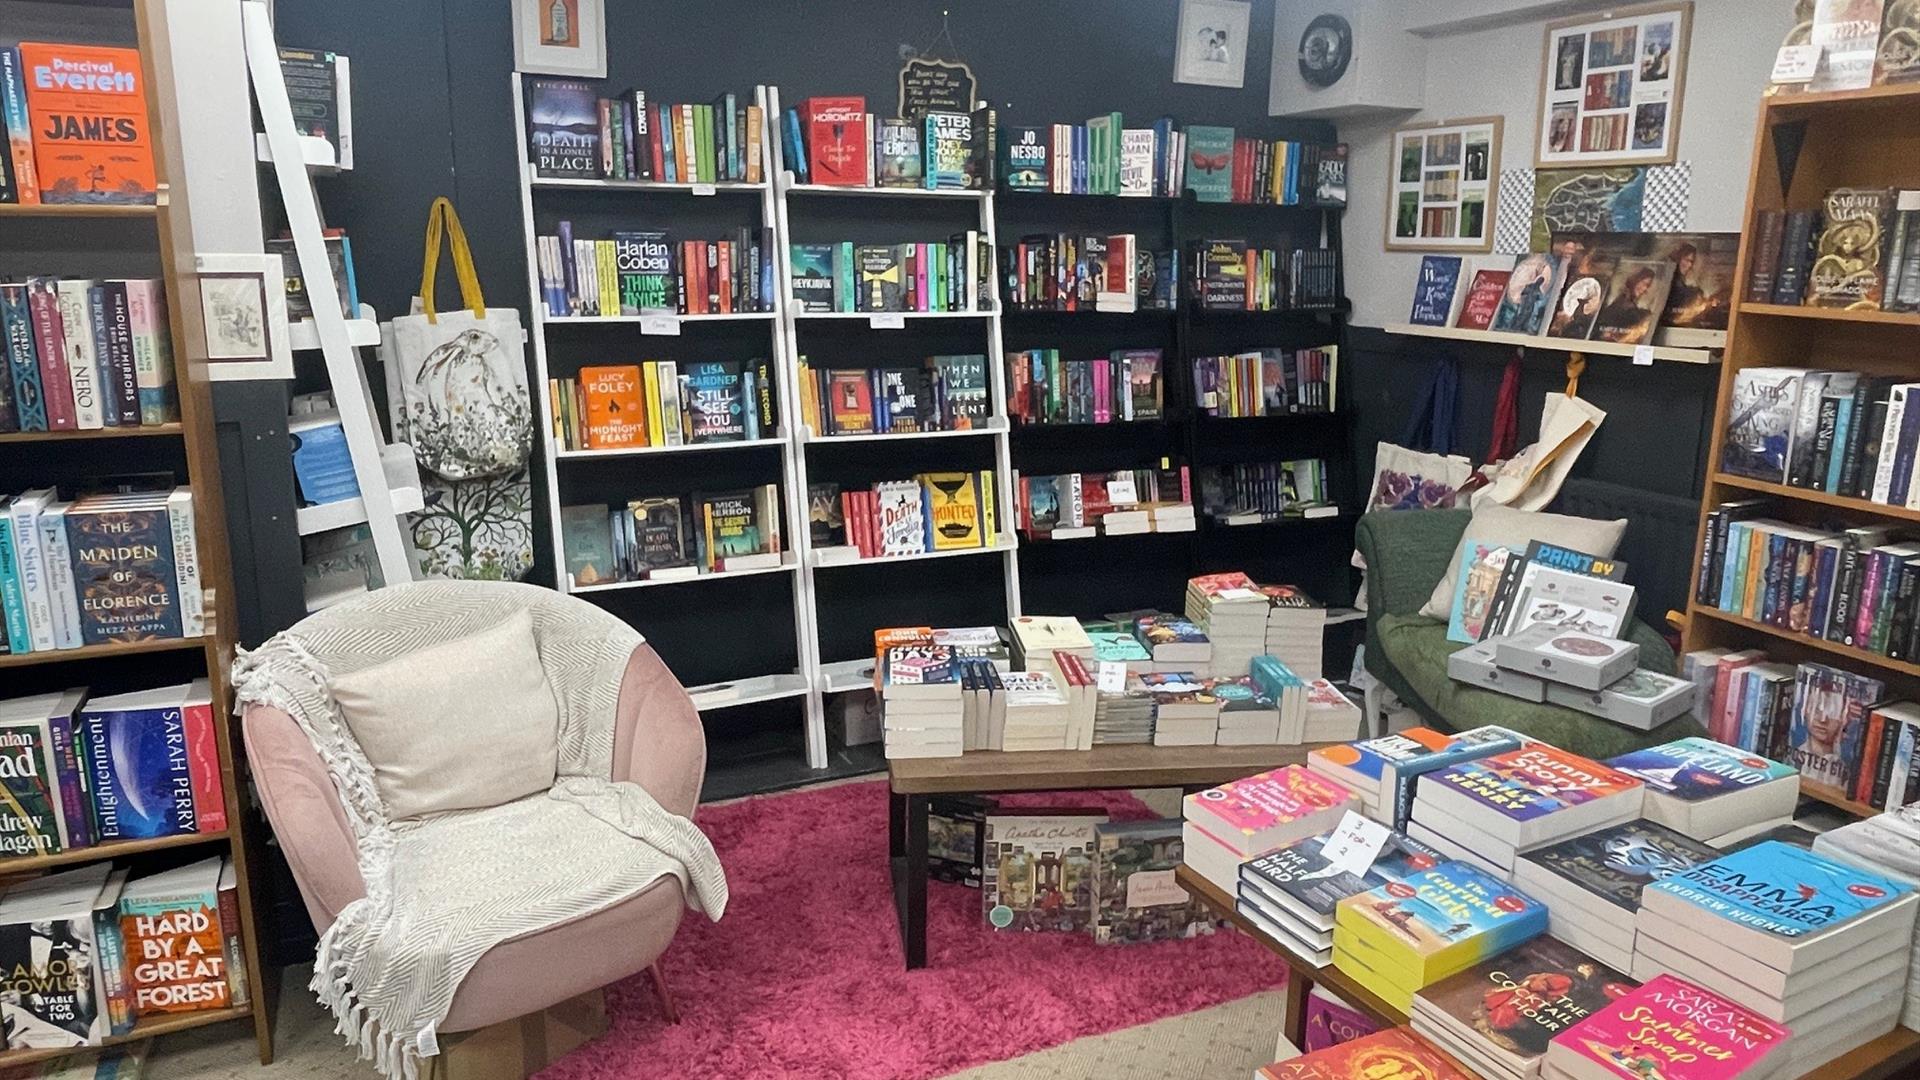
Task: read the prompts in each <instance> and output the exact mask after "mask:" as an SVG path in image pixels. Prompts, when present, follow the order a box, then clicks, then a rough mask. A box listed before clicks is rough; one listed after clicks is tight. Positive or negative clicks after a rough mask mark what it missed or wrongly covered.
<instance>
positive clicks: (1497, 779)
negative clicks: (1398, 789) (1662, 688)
mask: <svg viewBox="0 0 1920 1080" xmlns="http://www.w3.org/2000/svg"><path fill="white" fill-rule="evenodd" d="M1642 797H1643V795H1642V786H1641V783H1640V781H1639V780H1637V779H1635V778H1633V777H1631V776H1629V775H1627V774H1626V773H1623V772H1621V771H1619V770H1617V769H1613V768H1610V767H1608V766H1606V765H1602V764H1600V763H1599V762H1597V761H1591V760H1589V759H1587V758H1583V757H1581V756H1579V755H1578V754H1572V753H1569V752H1567V751H1565V750H1560V749H1558V748H1556V747H1552V746H1547V745H1545V744H1535V745H1532V746H1526V747H1522V748H1521V749H1518V750H1509V751H1506V752H1505V753H1500V754H1494V755H1492V756H1490V757H1484V758H1479V759H1476V760H1473V761H1465V762H1461V763H1459V764H1457V765H1451V766H1448V767H1447V768H1444V769H1440V770H1438V771H1437V772H1434V773H1432V774H1429V775H1427V776H1425V777H1423V778H1422V779H1421V782H1420V785H1419V788H1418V790H1417V791H1416V792H1415V793H1414V799H1413V826H1412V827H1410V828H1409V830H1408V832H1409V834H1410V835H1412V836H1414V837H1416V838H1418V839H1421V840H1424V841H1426V842H1427V843H1429V844H1432V845H1434V846H1435V847H1437V848H1439V849H1440V850H1441V851H1444V852H1447V853H1448V854H1449V855H1451V856H1453V857H1454V858H1460V859H1466V860H1467V861H1469V862H1472V863H1474V864H1476V865H1478V866H1480V867H1482V868H1484V869H1486V870H1488V871H1489V872H1491V873H1494V874H1496V875H1498V876H1500V877H1501V878H1503V879H1504V878H1506V877H1507V876H1508V875H1510V874H1511V873H1512V872H1513V860H1514V854H1515V852H1517V851H1519V850H1521V849H1523V848H1530V847H1533V846H1535V845H1538V844H1545V843H1551V842H1553V841H1555V840H1561V839H1565V838H1566V837H1569V836H1577V835H1579V834H1581V833H1585V832H1590V831H1592V830H1593V829H1595V828H1598V827H1601V826H1605V825H1611V824H1615V823H1617V822H1620V821H1626V820H1630V819H1632V818H1636V817H1638V816H1639V814H1640V804H1641V799H1642Z"/></svg>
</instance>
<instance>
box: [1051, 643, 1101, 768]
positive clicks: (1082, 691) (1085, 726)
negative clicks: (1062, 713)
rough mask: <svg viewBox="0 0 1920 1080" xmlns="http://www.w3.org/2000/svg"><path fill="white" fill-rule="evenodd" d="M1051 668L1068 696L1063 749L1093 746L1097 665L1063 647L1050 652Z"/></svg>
mask: <svg viewBox="0 0 1920 1080" xmlns="http://www.w3.org/2000/svg"><path fill="white" fill-rule="evenodd" d="M1052 670H1053V673H1054V676H1055V679H1056V680H1057V681H1058V682H1059V684H1060V691H1061V693H1063V694H1065V695H1066V696H1067V746H1066V749H1068V750H1091V749H1093V714H1094V711H1095V710H1096V708H1098V702H1099V697H1100V692H1099V688H1098V687H1097V686H1096V685H1095V683H1094V677H1095V672H1096V671H1098V670H1099V669H1098V668H1097V667H1095V666H1094V665H1093V664H1091V663H1089V662H1088V661H1086V660H1083V659H1081V658H1080V657H1078V656H1075V655H1074V654H1073V653H1070V652H1067V651H1065V650H1064V649H1063V650H1060V651H1058V652H1056V653H1054V654H1053V669H1052Z"/></svg>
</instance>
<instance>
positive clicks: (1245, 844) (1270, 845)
mask: <svg viewBox="0 0 1920 1080" xmlns="http://www.w3.org/2000/svg"><path fill="white" fill-rule="evenodd" d="M1183 805H1184V807H1185V821H1186V825H1185V832H1184V833H1183V836H1184V838H1185V840H1186V850H1185V859H1186V863H1187V865H1188V866H1190V867H1192V868H1193V869H1194V870H1195V871H1196V872H1197V873H1199V874H1200V876H1202V877H1204V878H1206V879H1207V880H1208V881H1210V882H1212V883H1213V884H1214V886H1215V887H1217V888H1219V889H1220V890H1221V891H1222V892H1225V893H1227V894H1228V895H1234V894H1236V893H1237V892H1238V891H1239V887H1240V865H1241V864H1242V863H1244V862H1246V861H1247V860H1249V859H1251V858H1253V857H1254V856H1256V855H1260V854H1263V853H1265V852H1268V851H1272V850H1274V849H1276V848H1279V847H1282V846H1284V845H1286V844H1289V843H1292V842H1293V841H1295V840H1298V839H1301V838H1303V837H1307V836H1315V835H1318V834H1319V833H1322V832H1326V831H1327V830H1329V829H1331V828H1333V826H1334V825H1336V824H1337V823H1338V822H1339V821H1340V817H1341V815H1342V814H1344V813H1346V812H1347V811H1348V810H1352V809H1354V808H1355V807H1356V806H1357V805H1358V803H1357V800H1355V799H1354V797H1353V793H1352V792H1349V791H1348V790H1347V789H1345V788H1343V787H1341V786H1340V785H1338V784H1335V783H1332V782H1331V781H1329V780H1327V779H1326V778H1325V777H1322V776H1318V775H1316V774H1314V773H1312V772H1309V771H1308V770H1307V769H1306V768H1304V767H1303V766H1299V765H1288V766H1285V767H1283V768H1279V769H1274V770H1273V771H1271V772H1264V773H1260V774H1259V775H1257V776H1249V777H1247V778H1246V779H1244V780H1235V781H1232V782H1230V783H1226V784H1222V785H1220V786H1219V787H1215V788H1208V789H1207V790H1205V791H1200V792H1195V793H1194V794H1192V795H1188V796H1187V797H1186V799H1185V801H1184V804H1183Z"/></svg>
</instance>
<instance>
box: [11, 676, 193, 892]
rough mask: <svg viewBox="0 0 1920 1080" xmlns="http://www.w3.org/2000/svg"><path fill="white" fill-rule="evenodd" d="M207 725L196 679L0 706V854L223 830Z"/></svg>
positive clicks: (75, 690) (59, 695) (82, 689)
mask: <svg viewBox="0 0 1920 1080" xmlns="http://www.w3.org/2000/svg"><path fill="white" fill-rule="evenodd" d="M216 722H217V721H216V719H215V717H214V715H213V697H212V695H211V693H210V692H209V690H208V687H207V681H206V680H205V679H200V680H197V681H195V682H192V683H188V684H184V685H181V686H169V687H161V688H158V689H153V690H143V691H137V692H135V693H130V694H116V695H111V696H101V697H91V696H89V695H88V693H87V689H86V688H85V687H75V688H73V689H70V690H66V691H55V692H52V693H46V694H38V695H35V696H32V697H23V698H14V699H12V700H10V701H0V787H4V789H5V792H6V795H7V799H6V805H5V806H4V807H0V857H4V858H19V857H23V856H35V855H56V854H58V853H60V852H62V851H73V850H77V849H79V848H87V847H92V846H94V845H95V844H111V843H116V842H119V841H124V840H145V839H151V838H153V837H160V836H179V835H188V834H193V833H213V832H219V831H221V830H223V829H225V828H226V827H227V804H226V801H225V798H226V797H225V794H224V788H223V786H222V783H221V778H220V754H219V750H218V749H217V747H216V745H215V737H214V724H215V723H216Z"/></svg>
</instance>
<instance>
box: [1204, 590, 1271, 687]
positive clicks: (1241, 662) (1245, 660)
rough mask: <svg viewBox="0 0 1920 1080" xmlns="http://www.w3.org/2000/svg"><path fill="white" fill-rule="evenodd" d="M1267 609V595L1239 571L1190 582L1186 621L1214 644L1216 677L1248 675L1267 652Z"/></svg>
mask: <svg viewBox="0 0 1920 1080" xmlns="http://www.w3.org/2000/svg"><path fill="white" fill-rule="evenodd" d="M1268 606H1269V605H1268V602H1267V596H1266V594H1265V593H1263V592H1261V591H1260V587H1259V586H1258V585H1256V584H1254V581H1253V579H1252V578H1250V577H1248V576H1247V575H1245V574H1243V573H1241V572H1239V571H1238V570H1230V571H1227V572H1225V573H1220V574H1205V575H1202V576H1200V577H1196V578H1190V579H1188V581H1187V598H1186V614H1187V619H1188V620H1189V621H1191V622H1192V623H1193V625H1195V626H1197V627H1199V628H1200V629H1201V631H1202V632H1204V633H1205V634H1206V635H1207V639H1208V640H1209V641H1211V642H1213V655H1212V658H1211V661H1212V671H1213V674H1215V675H1222V676H1234V675H1245V674H1246V673H1247V671H1248V669H1249V665H1250V664H1251V663H1252V662H1253V658H1254V657H1256V656H1260V655H1262V654H1264V653H1265V652H1266V644H1267V609H1268Z"/></svg>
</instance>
